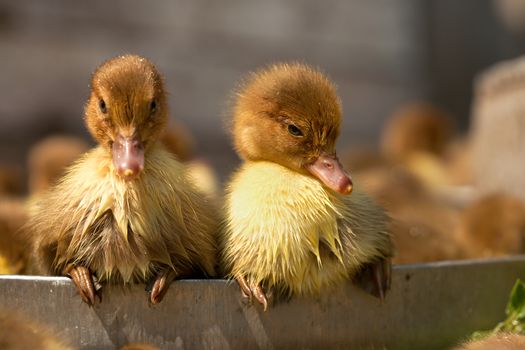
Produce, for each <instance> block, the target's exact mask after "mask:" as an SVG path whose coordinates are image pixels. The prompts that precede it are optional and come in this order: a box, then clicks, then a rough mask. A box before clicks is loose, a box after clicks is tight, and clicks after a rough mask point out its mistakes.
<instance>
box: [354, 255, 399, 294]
mask: <svg viewBox="0 0 525 350" xmlns="http://www.w3.org/2000/svg"><path fill="white" fill-rule="evenodd" d="M356 282H357V283H358V284H359V285H360V286H361V287H362V288H363V289H364V290H365V291H366V292H368V293H370V294H372V295H373V296H375V297H377V298H379V300H380V301H381V303H383V302H384V301H385V296H386V292H387V291H388V290H389V289H390V285H391V283H392V263H391V259H390V258H381V259H380V260H377V261H375V262H373V263H369V264H367V265H365V266H364V267H363V269H362V270H361V272H360V273H359V274H358V275H357V277H356Z"/></svg>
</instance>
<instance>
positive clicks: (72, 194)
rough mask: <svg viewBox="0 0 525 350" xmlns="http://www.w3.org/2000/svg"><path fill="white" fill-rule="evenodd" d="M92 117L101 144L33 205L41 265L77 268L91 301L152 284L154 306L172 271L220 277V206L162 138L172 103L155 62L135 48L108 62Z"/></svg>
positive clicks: (64, 270) (76, 278)
mask: <svg viewBox="0 0 525 350" xmlns="http://www.w3.org/2000/svg"><path fill="white" fill-rule="evenodd" d="M85 121H86V125H87V128H88V130H89V132H90V133H91V135H92V136H93V137H94V139H95V140H96V141H97V142H98V144H99V145H98V146H97V147H96V148H95V149H93V150H91V151H89V152H88V153H87V154H86V155H84V156H83V157H82V158H81V159H80V160H79V161H77V163H76V164H74V165H73V166H72V167H71V168H69V170H68V172H67V174H66V175H65V176H64V177H63V178H62V179H61V180H60V181H59V183H58V184H57V185H56V186H55V187H53V188H52V189H51V190H50V191H49V192H48V193H47V194H45V195H43V197H42V198H41V199H40V200H39V201H38V203H37V204H35V206H34V207H33V208H32V209H31V212H30V214H31V217H30V220H29V224H28V232H30V233H31V234H32V235H33V237H34V248H33V249H34V256H35V257H36V262H37V265H38V266H40V270H41V272H43V273H47V274H55V275H68V276H70V277H71V278H72V280H73V282H74V283H75V285H76V286H77V288H78V291H79V294H80V296H81V297H82V300H83V301H85V302H86V303H87V304H88V305H93V304H94V303H95V296H96V288H95V287H96V286H98V285H99V283H101V282H110V283H124V284H127V283H148V285H150V284H149V282H151V283H152V287H151V291H150V296H149V300H150V302H151V303H153V304H156V303H158V302H160V301H161V300H162V298H163V296H164V294H165V293H166V291H167V289H168V286H169V284H170V282H171V281H172V280H173V279H174V278H180V277H185V276H194V275H201V274H203V275H206V276H214V275H215V262H216V242H215V233H216V228H217V226H218V214H217V211H216V208H214V206H213V205H212V204H211V202H210V201H209V200H208V199H207V198H206V197H205V196H203V195H201V194H200V192H198V191H197V190H196V189H195V188H194V187H193V185H192V184H191V182H190V180H189V179H188V177H187V175H186V171H185V168H184V166H183V165H182V164H181V163H179V162H178V161H177V160H176V159H175V158H174V157H173V156H172V155H171V153H169V152H167V151H166V150H165V149H164V148H163V146H162V145H161V144H160V143H159V142H157V141H158V140H159V138H160V133H161V132H162V130H163V128H164V127H165V125H166V122H167V104H166V96H165V92H164V83H163V80H162V78H161V76H160V74H159V73H158V71H157V69H156V68H155V67H154V65H153V64H152V63H150V62H149V61H148V60H146V59H145V58H142V57H139V56H134V55H125V56H119V57H116V58H113V59H111V60H109V61H107V62H105V63H103V64H102V65H101V66H100V67H99V68H98V69H97V70H96V71H95V73H94V74H93V78H92V81H91V94H90V97H89V99H88V102H87V105H86V108H85Z"/></svg>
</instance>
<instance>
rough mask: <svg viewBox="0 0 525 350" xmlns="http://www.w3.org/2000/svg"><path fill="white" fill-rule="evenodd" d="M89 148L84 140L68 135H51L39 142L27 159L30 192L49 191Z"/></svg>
mask: <svg viewBox="0 0 525 350" xmlns="http://www.w3.org/2000/svg"><path fill="white" fill-rule="evenodd" d="M88 149H89V146H88V144H87V143H86V142H85V141H84V140H82V139H80V138H78V137H73V136H66V135H54V136H49V137H46V138H44V139H43V140H41V141H39V142H37V143H36V144H35V145H34V146H33V147H32V148H31V150H30V151H29V155H28V159H27V168H28V171H29V179H28V181H29V193H31V194H39V193H43V192H45V191H47V190H48V189H49V188H51V187H52V186H53V185H55V183H56V182H57V180H58V179H59V178H61V177H62V176H63V175H64V173H65V170H66V168H67V167H69V166H70V165H71V164H73V162H74V161H75V160H77V159H78V158H79V157H80V156H81V155H82V154H84V153H85V152H87V151H88Z"/></svg>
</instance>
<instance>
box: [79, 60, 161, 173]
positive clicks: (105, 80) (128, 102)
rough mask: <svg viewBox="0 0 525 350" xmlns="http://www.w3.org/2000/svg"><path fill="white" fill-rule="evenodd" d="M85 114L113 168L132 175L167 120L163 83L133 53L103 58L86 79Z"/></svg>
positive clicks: (157, 73)
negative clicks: (86, 100) (111, 161)
mask: <svg viewBox="0 0 525 350" xmlns="http://www.w3.org/2000/svg"><path fill="white" fill-rule="evenodd" d="M85 120H86V124H87V127H88V129H89V131H90V133H91V135H92V136H93V137H94V138H95V139H96V140H97V141H98V142H99V143H100V144H101V145H102V146H103V147H105V148H107V150H108V152H111V155H112V158H113V166H114V168H115V170H116V172H117V174H118V175H119V176H120V177H122V178H123V179H125V180H133V179H136V178H137V177H138V176H139V175H140V173H141V171H142V170H143V168H144V156H145V154H147V153H148V149H149V148H150V147H151V145H153V144H154V143H155V141H156V140H157V139H158V138H159V137H160V133H161V132H162V131H163V129H164V127H165V125H166V123H167V120H168V117H167V104H166V97H165V93H164V84H163V81H162V77H161V76H160V74H159V72H158V71H157V70H156V68H155V66H154V65H153V64H152V63H150V62H149V61H148V60H146V59H144V58H142V57H139V56H134V55H125V56H120V57H116V58H113V59H111V60H109V61H107V62H105V63H103V64H102V65H101V66H100V67H99V68H98V69H97V70H96V71H95V73H94V74H93V77H92V80H91V95H90V97H89V100H88V103H87V105H86V110H85Z"/></svg>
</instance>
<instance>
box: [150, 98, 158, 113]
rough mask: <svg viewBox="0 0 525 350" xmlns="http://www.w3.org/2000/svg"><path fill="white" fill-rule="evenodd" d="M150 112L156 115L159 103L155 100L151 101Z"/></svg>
mask: <svg viewBox="0 0 525 350" xmlns="http://www.w3.org/2000/svg"><path fill="white" fill-rule="evenodd" d="M149 110H150V111H151V113H154V112H155V111H156V110H157V102H156V101H155V100H153V101H151V103H150V104H149Z"/></svg>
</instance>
